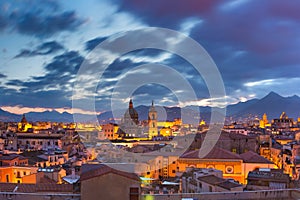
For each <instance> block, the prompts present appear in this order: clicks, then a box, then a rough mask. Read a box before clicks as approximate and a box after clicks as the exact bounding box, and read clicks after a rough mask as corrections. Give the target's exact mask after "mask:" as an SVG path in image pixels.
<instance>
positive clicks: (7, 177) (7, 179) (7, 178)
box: [6, 174, 9, 183]
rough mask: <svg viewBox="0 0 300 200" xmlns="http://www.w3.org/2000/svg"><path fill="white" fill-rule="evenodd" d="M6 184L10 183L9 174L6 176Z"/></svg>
mask: <svg viewBox="0 0 300 200" xmlns="http://www.w3.org/2000/svg"><path fill="white" fill-rule="evenodd" d="M6 182H7V183H9V174H6Z"/></svg>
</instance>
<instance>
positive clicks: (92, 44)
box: [85, 37, 107, 51]
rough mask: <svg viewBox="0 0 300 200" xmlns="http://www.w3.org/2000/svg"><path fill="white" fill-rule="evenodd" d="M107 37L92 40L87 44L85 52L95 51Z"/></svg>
mask: <svg viewBox="0 0 300 200" xmlns="http://www.w3.org/2000/svg"><path fill="white" fill-rule="evenodd" d="M106 39H107V37H97V38H94V39H91V40H89V41H87V42H86V43H85V50H86V51H91V50H93V49H94V48H95V47H96V46H97V45H98V44H100V43H101V42H103V41H104V40H106Z"/></svg>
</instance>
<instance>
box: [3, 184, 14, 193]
mask: <svg viewBox="0 0 300 200" xmlns="http://www.w3.org/2000/svg"><path fill="white" fill-rule="evenodd" d="M16 186H17V184H15V183H0V192H13V191H14V189H15V188H16Z"/></svg>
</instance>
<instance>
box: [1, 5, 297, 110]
mask: <svg viewBox="0 0 300 200" xmlns="http://www.w3.org/2000/svg"><path fill="white" fill-rule="evenodd" d="M0 10H1V12H0V93H1V96H0V107H1V108H2V109H4V110H7V111H10V112H14V113H18V114H21V113H24V112H29V111H38V112H41V111H45V110H53V109H54V110H57V111H59V112H63V111H67V112H70V113H73V112H76V113H86V114H90V113H93V112H94V111H96V112H97V113H99V112H103V111H107V110H110V109H111V108H112V105H114V106H116V108H124V107H127V104H128V101H129V99H130V98H133V101H134V104H135V106H136V105H141V104H143V105H150V104H151V101H152V100H154V102H155V104H156V105H161V106H162V105H164V106H176V105H179V106H189V105H201V106H225V105H228V104H234V103H237V102H239V101H247V100H249V99H253V98H262V97H264V96H265V95H267V94H268V93H269V92H271V91H274V92H276V93H278V94H280V95H282V96H293V95H300V90H299V85H300V76H299V74H300V56H299V55H300V37H299V35H300V1H295V0H287V1H282V0H272V1H267V0H226V1H225V0H224V1H222V0H213V1H212V0H202V1H199V0H186V1H181V0H164V1H159V0H153V1H141V0H78V1H72V0H65V1H58V0H43V1H35V0H16V1H13V0H2V1H1V2H0ZM149 27H157V28H156V29H155V30H156V32H153V34H156V38H155V41H150V38H147V37H142V36H143V35H139V34H140V33H141V32H138V33H136V35H134V38H133V39H132V40H130V41H122V42H120V43H119V45H120V46H119V47H120V49H121V48H125V47H132V46H134V45H135V46H139V45H140V46H142V47H143V45H145V44H149V43H150V44H156V43H157V45H160V44H165V45H166V46H170V44H172V45H173V47H174V48H173V49H174V51H175V52H170V51H166V50H165V49H155V48H141V49H136V50H133V51H130V52H126V53H125V54H122V55H121V54H118V50H119V49H118V47H117V48H115V49H113V48H111V49H109V48H110V47H111V46H109V45H112V43H113V42H114V41H115V40H116V39H114V38H118V37H121V36H122V34H123V35H124V34H125V35H126V34H128V33H130V34H132V31H135V30H137V31H139V30H149V29H147V28H149ZM159 28H164V30H170V31H177V32H178V33H179V34H180V36H181V37H177V38H174V37H173V38H171V36H169V35H162V37H159V36H158V35H159V34H158V32H157V30H159ZM144 32H145V31H144ZM150 32H151V31H150ZM151 34H152V33H151ZM153 34H152V35H153ZM184 37H187V38H191V39H192V40H193V41H195V42H197V43H198V44H199V45H200V46H201V47H202V48H203V49H204V50H205V52H206V53H207V54H208V55H209V56H210V58H211V60H212V61H213V64H215V66H216V67H217V70H218V73H219V74H220V76H221V79H222V84H224V89H225V95H222V96H220V97H218V98H216V97H214V96H212V95H211V91H210V89H209V86H208V85H207V83H208V82H207V81H206V80H209V81H210V82H213V81H215V80H214V78H213V76H206V75H205V74H201V73H199V72H198V71H197V70H195V68H194V66H193V65H192V64H191V63H190V62H189V61H188V60H187V59H186V58H183V57H182V56H180V55H178V54H176V51H180V49H184V50H185V53H186V54H187V55H194V54H195V52H196V50H195V49H194V48H193V47H191V46H184V45H185V44H186V43H185V41H187V39H186V38H184ZM101 42H106V44H107V45H108V46H106V47H107V48H108V49H106V51H101V54H100V53H99V52H97V51H96V50H95V49H97V45H101ZM154 46H155V45H154ZM102 50H103V49H102ZM93 52H94V54H93ZM95 52H96V53H98V54H97V57H98V58H97V59H99V57H100V58H101V59H102V60H103V62H101V63H99V62H98V65H99V66H97V67H100V68H101V67H103V66H104V65H106V64H107V68H105V71H104V73H103V74H102V76H99V74H98V72H97V73H92V74H94V76H92V75H91V74H90V75H89V76H87V77H86V79H85V84H89V86H87V85H85V86H82V87H81V88H80V89H81V90H78V91H80V92H79V93H74V87H75V85H76V83H77V81H78V78H79V77H80V76H79V75H78V74H79V71H80V69H82V66H83V64H84V63H86V62H87V63H92V60H93V59H94V58H93V57H92V56H91V55H94V56H95V55H96V53H95ZM201 56H202V55H199V59H200V58H202V57H201ZM194 57H195V56H194ZM110 58H114V60H111V59H110ZM104 60H105V62H104ZM106 62H107V63H106ZM148 64H149V65H148ZM151 64H152V65H151ZM100 65H101V66H100ZM203 65H204V64H203ZM205 67H207V66H205ZM97 69H98V68H97ZM96 75H97V76H96ZM149 77H151V79H149V81H150V82H147V81H146V80H148V79H147V78H149ZM141 79H142V80H144V82H139V81H140V80H141ZM151 81H152V82H151ZM180 81H182V83H181V82H180ZM142 83H145V84H142ZM185 84H187V86H185ZM91 88H94V90H92V89H91ZM128 88H133V90H132V91H127V90H126V89H128ZM187 90H191V91H192V92H193V94H195V98H192V95H190V93H189V92H191V91H187ZM121 94H122V95H121ZM91 97H93V100H94V101H95V105H92V106H85V105H86V102H89V101H86V99H88V98H91ZM74 101H79V102H80V105H81V106H79V107H74ZM91 107H94V110H93V109H91ZM72 108H73V109H72Z"/></svg>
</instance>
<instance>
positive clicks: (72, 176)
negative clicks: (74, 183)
mask: <svg viewBox="0 0 300 200" xmlns="http://www.w3.org/2000/svg"><path fill="white" fill-rule="evenodd" d="M71 178H72V179H75V168H72V174H71Z"/></svg>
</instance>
